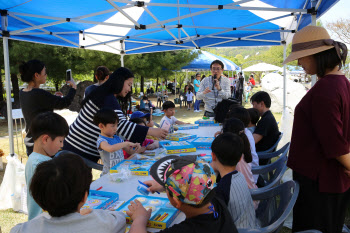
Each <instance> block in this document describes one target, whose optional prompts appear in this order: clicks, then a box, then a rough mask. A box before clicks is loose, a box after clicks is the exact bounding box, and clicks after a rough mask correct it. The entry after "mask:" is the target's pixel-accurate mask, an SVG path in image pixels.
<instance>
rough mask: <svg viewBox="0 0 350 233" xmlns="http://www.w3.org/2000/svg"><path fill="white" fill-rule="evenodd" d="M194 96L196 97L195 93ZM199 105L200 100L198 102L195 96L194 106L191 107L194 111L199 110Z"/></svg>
mask: <svg viewBox="0 0 350 233" xmlns="http://www.w3.org/2000/svg"><path fill="white" fill-rule="evenodd" d="M194 94H195V95H196V94H197V92H194ZM200 104H201V100H198V99H197V96H196V102H194V106H193V108H194V110H199V105H200Z"/></svg>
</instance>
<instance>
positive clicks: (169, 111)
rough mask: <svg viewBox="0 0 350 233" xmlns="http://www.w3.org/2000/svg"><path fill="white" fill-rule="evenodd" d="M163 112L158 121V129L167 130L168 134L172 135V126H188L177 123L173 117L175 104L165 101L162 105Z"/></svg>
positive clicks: (180, 122)
mask: <svg viewBox="0 0 350 233" xmlns="http://www.w3.org/2000/svg"><path fill="white" fill-rule="evenodd" d="M163 111H164V114H165V116H164V117H163V118H162V119H161V120H160V123H159V125H160V128H162V129H166V130H169V133H174V125H175V124H178V125H184V124H188V123H185V122H182V121H179V120H178V119H176V118H175V117H174V115H175V104H174V103H173V102H172V101H165V102H164V104H163Z"/></svg>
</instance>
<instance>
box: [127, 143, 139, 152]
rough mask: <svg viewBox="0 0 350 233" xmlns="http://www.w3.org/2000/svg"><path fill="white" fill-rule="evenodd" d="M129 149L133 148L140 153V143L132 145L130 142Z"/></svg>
mask: <svg viewBox="0 0 350 233" xmlns="http://www.w3.org/2000/svg"><path fill="white" fill-rule="evenodd" d="M128 146H129V147H132V148H133V149H134V150H135V151H138V150H139V149H140V148H141V145H140V143H132V142H129V145H128Z"/></svg>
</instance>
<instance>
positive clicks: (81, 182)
mask: <svg viewBox="0 0 350 233" xmlns="http://www.w3.org/2000/svg"><path fill="white" fill-rule="evenodd" d="M91 181H92V174H91V168H88V167H87V166H86V164H85V163H84V161H83V159H82V158H80V156H79V155H77V154H74V153H71V152H62V153H61V154H60V155H59V156H57V157H55V158H53V159H50V160H48V161H45V162H42V163H41V164H39V165H38V166H37V168H36V170H35V173H34V175H33V178H32V183H31V184H30V186H29V190H30V192H31V194H32V195H33V198H34V200H35V201H36V202H37V203H38V204H39V206H40V207H41V208H42V209H43V210H45V212H44V213H42V214H40V215H39V216H37V217H36V218H34V219H32V220H30V221H28V222H25V223H20V224H17V225H16V226H15V227H13V228H12V229H11V232H10V233H32V232H35V233H46V232H50V233H62V232H63V233H68V232H84V233H124V232H125V226H126V220H125V215H124V213H122V212H119V211H109V210H101V209H83V210H84V213H83V210H81V207H82V206H83V205H84V203H85V202H86V200H87V197H88V194H89V189H90V184H91Z"/></svg>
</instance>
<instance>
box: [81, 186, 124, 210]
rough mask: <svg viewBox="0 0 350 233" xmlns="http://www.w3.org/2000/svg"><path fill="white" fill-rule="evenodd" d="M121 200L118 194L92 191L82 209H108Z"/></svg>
mask: <svg viewBox="0 0 350 233" xmlns="http://www.w3.org/2000/svg"><path fill="white" fill-rule="evenodd" d="M118 199H119V195H118V193H112V192H103V191H96V190H90V192H89V196H88V198H87V200H86V202H85V204H84V205H83V207H81V208H82V209H106V208H108V207H109V206H111V205H113V204H114V203H116V202H117V201H118Z"/></svg>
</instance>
